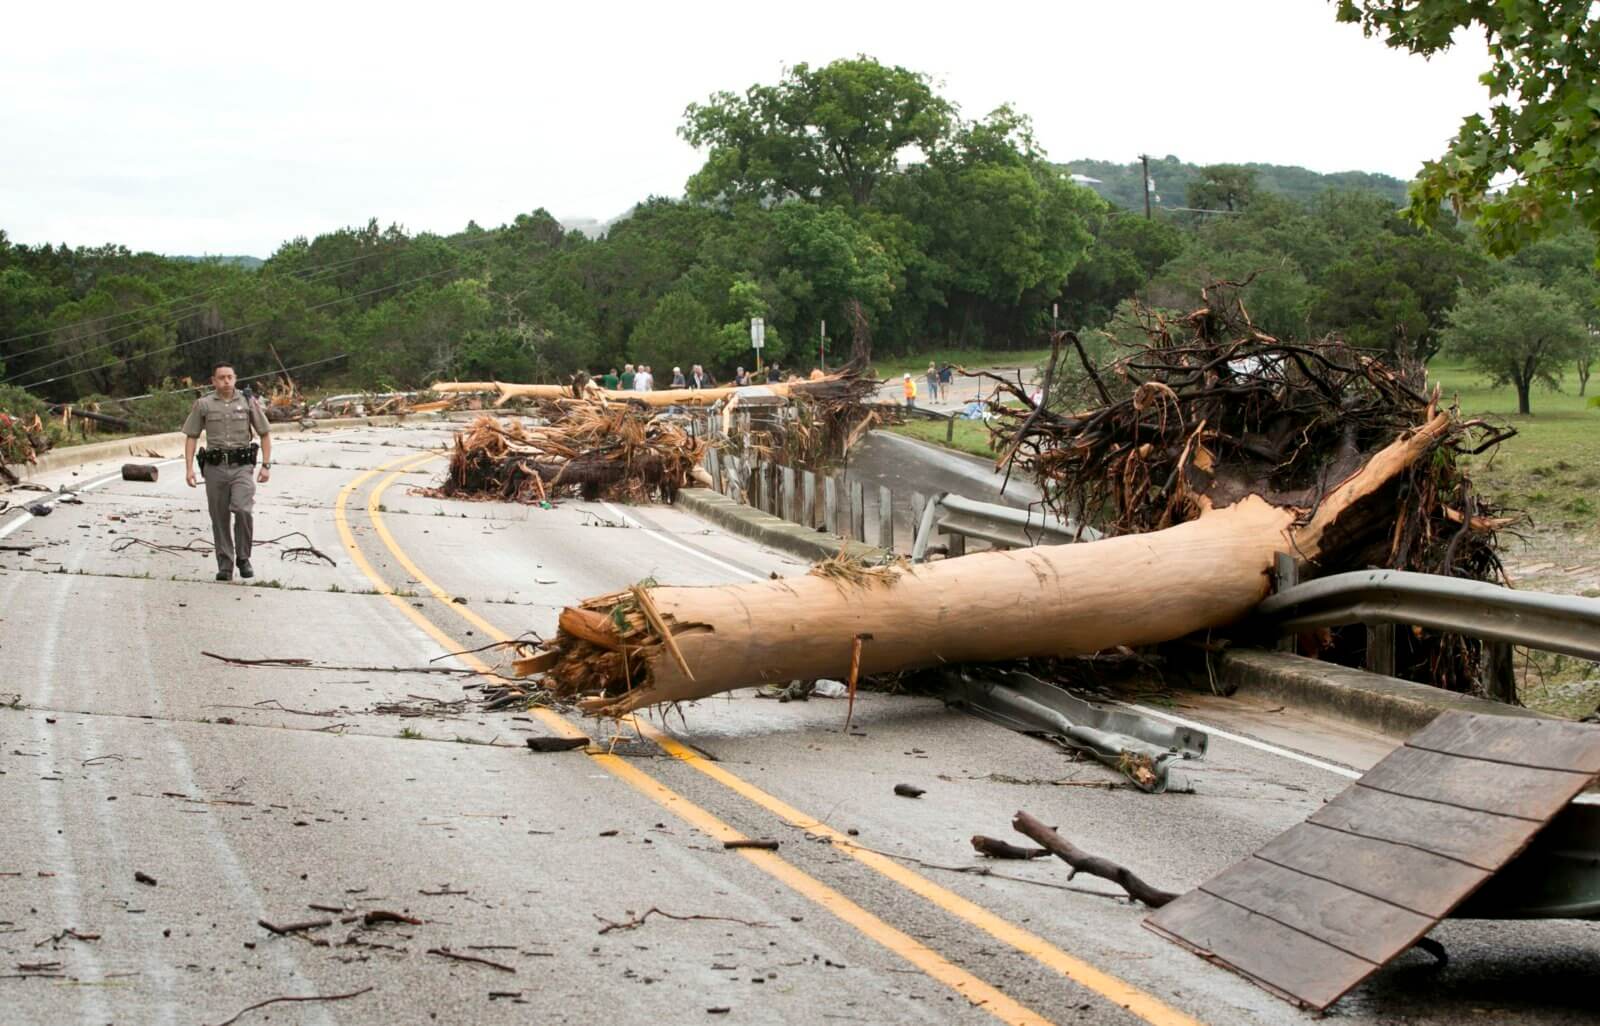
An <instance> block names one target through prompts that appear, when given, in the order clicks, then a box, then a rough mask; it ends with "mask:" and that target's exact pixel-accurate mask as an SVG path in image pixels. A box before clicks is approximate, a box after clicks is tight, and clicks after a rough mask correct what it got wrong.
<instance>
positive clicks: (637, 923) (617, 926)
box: [594, 906, 772, 934]
mask: <svg viewBox="0 0 1600 1026" xmlns="http://www.w3.org/2000/svg"><path fill="white" fill-rule="evenodd" d="M651 916H662V917H664V918H667V919H676V920H678V921H679V922H688V921H690V920H693V919H707V920H716V921H718V922H723V923H739V924H741V925H743V926H750V927H754V928H755V929H757V930H770V929H772V924H771V923H753V922H751V921H750V920H748V919H739V918H737V917H735V916H701V915H688V916H680V915H674V914H673V913H671V912H663V911H661V910H660V909H659V908H656V907H655V906H651V907H650V908H648V909H646V910H645V912H644V915H641V916H634V917H633V918H632V919H629V920H627V921H626V922H621V923H614V922H612V921H611V920H609V919H607V918H606V917H605V916H602V915H600V914H598V913H595V914H594V917H595V918H596V919H598V920H600V921H601V922H602V923H604V924H605V925H604V926H602V927H600V932H601V933H603V934H604V933H610V932H611V931H612V930H637V929H638V928H639V927H641V926H643V925H644V923H645V920H646V919H649V918H650V917H651Z"/></svg>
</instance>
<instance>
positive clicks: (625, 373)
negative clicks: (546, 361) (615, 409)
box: [579, 363, 717, 392]
mask: <svg viewBox="0 0 1600 1026" xmlns="http://www.w3.org/2000/svg"><path fill="white" fill-rule="evenodd" d="M579 373H580V374H582V373H584V372H582V371H580V372H579ZM594 380H595V381H596V382H598V383H599V385H600V387H601V388H604V389H607V390H609V391H613V392H618V391H620V392H653V391H655V388H656V376H655V372H653V371H652V370H651V369H650V365H649V364H648V363H641V364H639V366H638V367H635V366H634V365H633V364H631V363H625V364H623V365H622V371H621V373H618V371H617V369H616V368H615V367H613V368H611V369H610V370H608V371H606V372H605V373H604V374H602V375H600V376H599V377H598V378H595V379H594ZM716 383H717V379H716V378H714V377H712V376H711V372H710V371H708V370H706V369H705V368H704V367H702V366H700V365H699V364H698V363H697V364H695V365H694V366H692V367H690V368H689V373H688V374H684V373H683V368H682V367H674V368H672V383H671V384H670V385H669V386H668V387H669V388H712V387H713V386H715V385H716Z"/></svg>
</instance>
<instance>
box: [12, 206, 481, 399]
mask: <svg viewBox="0 0 1600 1026" xmlns="http://www.w3.org/2000/svg"><path fill="white" fill-rule="evenodd" d="M497 237H499V236H497V235H496V234H495V233H492V232H491V233H486V234H485V235H484V236H483V237H481V238H478V239H465V240H462V241H461V242H459V243H451V244H450V245H452V246H454V247H457V248H461V247H466V246H476V245H482V244H483V243H485V242H489V241H492V240H494V239H495V238H497ZM397 251H399V250H397ZM376 255H380V254H366V255H363V256H360V257H353V258H351V259H350V260H346V261H340V262H337V263H333V264H327V265H325V266H324V267H323V268H321V271H322V272H327V271H330V270H333V269H337V268H339V267H342V266H344V265H345V264H349V263H355V262H357V261H360V260H366V259H370V258H372V257H373V256H376ZM453 270H455V268H444V269H442V270H440V271H435V272H433V273H431V274H427V275H423V276H422V278H429V277H434V276H435V275H437V274H442V273H445V272H447V271H453ZM296 273H298V272H296ZM268 280H271V279H257V281H258V283H259V282H262V281H268ZM306 280H307V281H309V280H311V279H306ZM416 280H422V279H421V278H419V279H416ZM380 291H381V290H380ZM361 295H370V293H361ZM341 298H359V296H350V297H341ZM324 305H327V304H317V305H316V306H310V307H307V308H306V309H308V310H316V309H320V308H321V307H322V306H324ZM196 309H197V310H198V309H204V307H203V306H201V307H196ZM154 323H156V322H154V321H152V322H150V324H145V325H140V328H145V327H149V326H150V325H151V324H154ZM172 323H173V324H176V323H177V321H176V320H174V321H173V322H172ZM264 323H266V322H265V321H257V322H254V323H253V324H244V325H240V326H238V327H235V328H228V329H225V330H224V331H221V332H216V333H213V334H211V335H207V336H203V337H202V338H197V339H191V340H190V341H189V342H185V343H183V345H191V344H193V343H195V342H201V341H205V340H206V339H210V338H218V337H220V336H222V335H225V334H227V333H228V332H230V331H243V330H244V329H245V328H250V327H256V326H257V325H260V324H264ZM124 327H127V325H124ZM91 337H92V336H91ZM132 337H133V333H129V334H127V335H122V336H120V337H118V338H114V339H111V340H109V341H107V342H102V343H101V344H99V345H97V346H91V347H90V348H88V349H85V350H83V351H81V352H78V353H73V354H72V355H70V356H63V357H61V358H59V359H56V360H52V361H50V362H49V363H46V364H41V365H40V366H38V367H30V368H28V369H27V370H23V371H18V372H17V373H15V374H13V375H11V376H10V377H8V378H4V379H0V384H4V385H9V384H12V383H14V382H16V381H17V379H18V378H25V377H29V376H31V375H35V374H38V373H39V372H41V371H47V370H50V369H51V368H53V367H59V366H61V365H62V364H64V363H71V362H72V361H73V360H77V359H81V358H82V357H84V356H86V355H88V354H89V353H97V352H100V351H102V350H105V349H110V348H111V347H112V346H115V345H118V344H119V343H122V342H126V341H128V340H129V339H131V338H132ZM51 344H52V345H53V344H54V343H51ZM41 348H48V346H45V347H41ZM173 348H178V347H168V348H167V349H158V350H155V351H154V352H152V353H144V354H141V355H142V356H152V355H155V353H163V352H171V350H172V349H173ZM104 366H109V364H105V365H102V367H104ZM99 369H101V368H90V370H99ZM75 373H87V371H84V372H79V371H74V372H71V373H68V374H64V375H57V376H56V377H53V378H41V379H38V380H35V381H32V382H24V383H23V384H21V385H20V386H18V387H20V388H36V387H38V386H39V385H48V384H50V383H51V382H54V381H60V380H62V378H64V377H71V376H72V374H75Z"/></svg>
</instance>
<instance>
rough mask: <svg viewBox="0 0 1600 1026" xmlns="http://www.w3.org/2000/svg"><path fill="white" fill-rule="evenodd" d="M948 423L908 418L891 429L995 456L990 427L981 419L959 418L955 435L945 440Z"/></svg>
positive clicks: (962, 449) (974, 453)
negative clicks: (990, 437) (985, 425)
mask: <svg viewBox="0 0 1600 1026" xmlns="http://www.w3.org/2000/svg"><path fill="white" fill-rule="evenodd" d="M945 428H946V425H945V423H944V422H943V421H937V420H924V419H922V418H921V417H917V418H914V419H912V420H908V421H907V422H906V423H904V424H896V425H894V426H893V427H891V428H890V429H889V430H890V431H893V432H894V433H896V434H900V435H905V436H906V437H908V438H920V439H921V440H922V441H924V442H932V443H934V444H935V445H943V446H946V447H947V448H951V449H955V450H956V451H957V452H965V453H971V454H972V455H974V456H982V457H984V458H985V459H993V458H994V455H995V453H994V450H993V449H991V448H989V429H988V428H986V427H984V426H983V422H982V421H979V420H958V421H956V422H955V431H954V436H953V437H952V438H951V440H950V441H949V442H946V441H945V440H944V433H945Z"/></svg>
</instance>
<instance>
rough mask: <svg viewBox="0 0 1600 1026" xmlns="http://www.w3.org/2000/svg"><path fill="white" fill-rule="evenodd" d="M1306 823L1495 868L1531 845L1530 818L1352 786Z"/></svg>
mask: <svg viewBox="0 0 1600 1026" xmlns="http://www.w3.org/2000/svg"><path fill="white" fill-rule="evenodd" d="M1306 822H1307V823H1315V824H1317V825H1319V826H1325V827H1332V828H1333V829H1334V830H1343V831H1344V832H1345V833H1348V834H1359V835H1360V836H1362V837H1374V838H1380V839H1384V840H1389V841H1393V842H1394V843H1396V844H1407V845H1410V846H1411V847H1413V848H1420V849H1422V850H1423V851H1431V852H1433V853H1434V854H1435V855H1443V856H1444V857H1445V858H1449V859H1455V860H1456V861H1458V862H1465V863H1467V864H1469V865H1473V866H1477V867H1479V868H1480V869H1488V870H1493V869H1495V868H1496V867H1498V866H1503V865H1505V864H1506V863H1507V862H1508V861H1510V859H1511V857H1512V856H1513V855H1515V854H1516V853H1517V852H1518V851H1520V850H1521V849H1522V846H1523V845H1524V844H1525V843H1527V834H1528V824H1527V821H1526V820H1523V819H1516V818H1513V817H1510V816H1492V815H1489V814H1487V813H1483V812H1478V811H1476V810H1474V809H1458V808H1456V807H1455V806H1453V805H1440V804H1439V803H1438V802H1425V801H1422V800H1421V799H1418V798H1407V797H1405V796H1404V795H1398V794H1387V793H1385V792H1383V791H1374V790H1372V789H1371V788H1368V787H1352V788H1349V789H1348V790H1346V791H1345V792H1344V793H1342V794H1340V795H1339V796H1338V797H1337V798H1335V799H1334V800H1333V801H1331V802H1329V803H1328V804H1326V805H1324V806H1323V807H1322V808H1320V809H1318V810H1317V811H1316V812H1314V813H1312V814H1311V818H1310V819H1308V820H1306Z"/></svg>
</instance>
